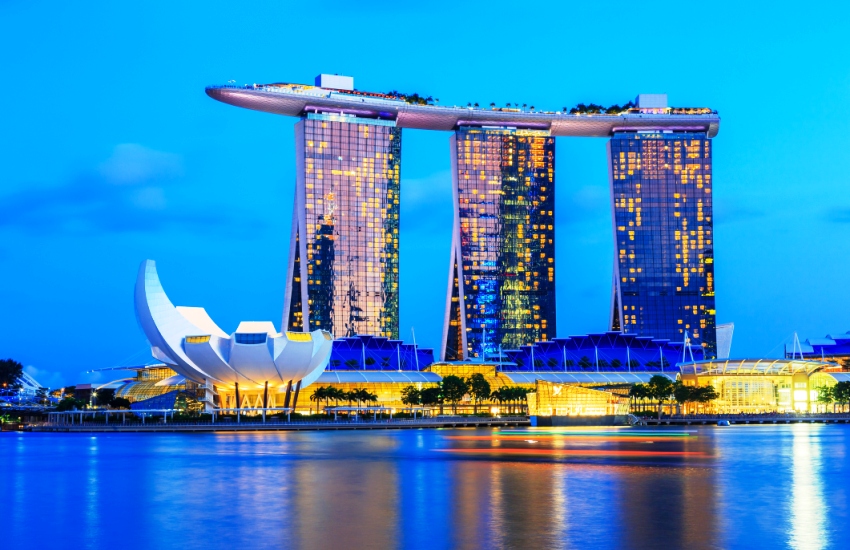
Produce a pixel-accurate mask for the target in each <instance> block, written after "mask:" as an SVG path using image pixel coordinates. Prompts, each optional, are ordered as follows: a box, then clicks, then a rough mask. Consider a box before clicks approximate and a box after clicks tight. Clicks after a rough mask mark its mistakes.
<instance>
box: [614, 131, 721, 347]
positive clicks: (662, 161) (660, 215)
mask: <svg viewBox="0 0 850 550" xmlns="http://www.w3.org/2000/svg"><path fill="white" fill-rule="evenodd" d="M609 153H610V157H609V160H610V181H611V196H612V200H613V207H614V208H613V211H614V239H615V250H614V256H615V261H614V293H613V300H612V316H611V328H612V330H622V331H623V332H624V333H627V334H636V335H641V336H654V337H655V338H666V339H670V340H674V341H684V339H685V335H686V334H687V335H688V336H689V337H690V339H691V342H692V343H693V344H700V345H702V346H703V348H704V350H705V357H707V358H710V357H715V356H716V348H717V345H716V334H715V307H714V230H713V216H712V196H711V193H712V165H711V140H710V139H708V138H707V137H706V135H705V134H704V133H659V132H651V133H641V132H638V133H622V134H617V135H615V136H614V137H613V138H612V139H611V141H610V142H609Z"/></svg>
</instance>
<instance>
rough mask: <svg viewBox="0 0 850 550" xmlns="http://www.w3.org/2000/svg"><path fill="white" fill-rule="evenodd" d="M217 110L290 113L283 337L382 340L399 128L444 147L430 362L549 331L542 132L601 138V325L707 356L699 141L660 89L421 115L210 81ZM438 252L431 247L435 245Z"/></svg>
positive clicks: (343, 97) (693, 126) (398, 106)
mask: <svg viewBox="0 0 850 550" xmlns="http://www.w3.org/2000/svg"><path fill="white" fill-rule="evenodd" d="M206 93H207V94H208V95H209V96H210V97H212V98H214V99H216V100H218V101H221V102H224V103H228V104H231V105H236V106H238V107H244V108H248V109H253V110H257V111H263V112H267V113H274V114H278V115H286V116H292V117H298V118H299V121H298V122H297V124H296V125H295V155H296V165H297V171H296V186H295V208H294V210H293V219H292V234H291V239H290V250H289V274H288V276H287V284H286V297H285V306H284V316H283V326H284V327H286V328H285V330H290V331H312V330H316V329H324V330H327V331H329V332H331V333H332V334H333V335H334V336H335V337H337V338H339V337H345V336H353V335H357V334H373V335H378V336H384V337H388V338H392V339H397V338H398V337H399V255H398V252H399V212H400V209H399V201H400V196H401V189H400V172H401V153H402V147H401V138H402V129H403V128H414V129H422V130H442V131H447V132H452V134H451V137H450V149H451V166H452V179H453V193H454V226H453V237H452V243H451V257H450V260H449V270H448V271H449V276H448V281H447V291H446V312H445V322H444V328H443V342H442V343H441V350H440V359H442V360H466V359H479V360H481V359H485V360H486V359H487V358H495V357H497V356H499V354H500V352H501V350H502V349H518V348H519V347H520V346H523V345H527V344H530V343H533V342H539V341H546V340H549V339H552V338H554V337H555V336H556V331H557V320H556V315H555V273H556V271H555V269H556V259H555V138H556V137H559V136H574V137H599V138H606V139H608V169H609V181H610V189H611V201H612V207H613V229H614V240H615V243H614V245H615V246H614V277H613V279H614V280H613V289H612V296H611V306H610V308H611V315H610V327H609V328H610V329H611V330H618V331H622V332H624V333H628V334H635V335H638V336H653V337H655V338H664V339H669V340H671V341H677V342H682V341H683V340H685V339H686V338H689V339H690V341H691V343H692V344H699V345H701V346H702V347H703V349H704V352H705V357H706V358H709V357H713V356H715V354H716V345H717V343H716V340H717V337H716V329H715V306H714V232H713V215H712V183H713V181H712V162H711V158H712V151H711V149H712V147H711V145H712V142H711V139H712V138H713V137H715V136H716V135H717V132H718V130H719V126H720V118H719V117H718V116H717V113H716V112H714V111H711V110H710V109H706V108H671V107H669V106H668V105H667V98H666V96H665V95H659V94H653V95H640V96H638V97H637V99H636V101H635V102H629V103H628V104H626V105H625V106H616V105H615V106H612V107H608V108H601V107H600V106H598V105H593V104H591V105H589V106H587V105H579V106H577V107H576V108H575V109H573V110H571V111H570V112H546V111H535V110H534V108H533V107H532V108H530V109H526V108H524V107H522V108H521V107H519V106H518V105H516V104H514V105H513V106H511V105H509V106H507V107H505V108H498V107H496V106H495V105H493V104H491V105H490V107H489V108H479V107H478V105H477V104H475V105H474V106H473V105H469V106H467V107H447V106H440V105H436V104H435V102H434V101H433V100H431V98H423V97H420V96H419V95H418V94H402V93H398V92H390V93H372V92H364V91H360V90H356V89H355V88H354V81H353V78H351V77H344V76H337V75H320V76H318V77H316V82H315V85H313V86H310V85H303V84H282V83H278V84H262V85H260V84H253V85H246V86H227V85H226V86H210V87H208V88H207V89H206ZM446 244H447V245H448V244H449V243H446Z"/></svg>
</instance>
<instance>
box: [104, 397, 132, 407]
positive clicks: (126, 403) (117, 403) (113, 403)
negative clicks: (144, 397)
mask: <svg viewBox="0 0 850 550" xmlns="http://www.w3.org/2000/svg"><path fill="white" fill-rule="evenodd" d="M109 406H110V407H111V408H113V409H129V408H130V400H129V399H127V398H126V397H113V398H112V399H111V400H110V401H109Z"/></svg>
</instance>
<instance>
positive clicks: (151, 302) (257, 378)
mask: <svg viewBox="0 0 850 550" xmlns="http://www.w3.org/2000/svg"><path fill="white" fill-rule="evenodd" d="M135 302H136V303H135V305H136V317H137V318H138V320H139V324H140V325H141V326H142V330H143V331H144V333H145V336H147V339H148V341H149V342H150V345H151V350H152V353H153V356H154V357H155V358H156V359H158V360H160V361H162V362H163V363H165V364H166V365H168V366H169V367H170V368H172V369H174V371H175V372H177V373H178V374H181V375H183V376H185V377H186V378H187V379H189V380H192V381H194V382H197V383H198V384H213V385H217V386H223V387H231V388H232V387H237V388H238V387H240V386H241V387H243V388H245V387H246V386H247V387H251V385H252V384H256V386H253V387H254V388H258V387H271V386H273V385H274V386H281V385H284V384H285V385H288V386H289V387H290V388H291V387H292V386H293V385H298V387H300V388H304V387H305V386H308V385H310V384H311V383H313V382H314V381H315V380H316V379H317V378H318V377H319V375H321V374H322V372H324V370H325V367H326V366H327V365H328V361H329V360H330V355H331V346H332V344H333V338H332V336H331V335H330V333H328V332H325V331H323V330H316V331H313V332H310V333H306V332H283V333H278V332H277V331H276V330H275V328H274V325H273V324H272V323H271V322H270V321H262V322H253V321H248V322H242V323H240V324H239V327H238V328H237V329H236V332H235V333H233V334H231V335H228V334H226V333H225V332H224V331H222V330H221V329H220V328H219V327H218V326H217V325H216V324H215V323H214V322H213V320H212V319H210V316H209V315H208V314H207V312H206V311H205V310H204V308H201V307H180V306H178V307H175V306H174V305H173V304H172V303H171V301H170V300H169V299H168V297H167V296H166V295H165V291H163V289H162V285H161V284H160V282H159V276H158V275H157V273H156V263H155V262H154V261H152V260H145V261H144V262H142V265H141V266H140V267H139V274H138V277H137V279H136V294H135ZM299 382H300V384H299Z"/></svg>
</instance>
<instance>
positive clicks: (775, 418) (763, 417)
mask: <svg viewBox="0 0 850 550" xmlns="http://www.w3.org/2000/svg"><path fill="white" fill-rule="evenodd" d="M635 419H636V420H637V422H636V423H635V425H638V426H667V425H669V426H682V425H685V426H688V425H702V424H717V423H718V422H719V421H721V420H728V421H729V423H730V424H799V423H807V424H813V423H817V424H850V413H848V414H843V413H796V414H781V413H775V414H771V413H766V414H689V415H675V416H662V417H661V418H658V417H656V416H644V417H637V416H635Z"/></svg>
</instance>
